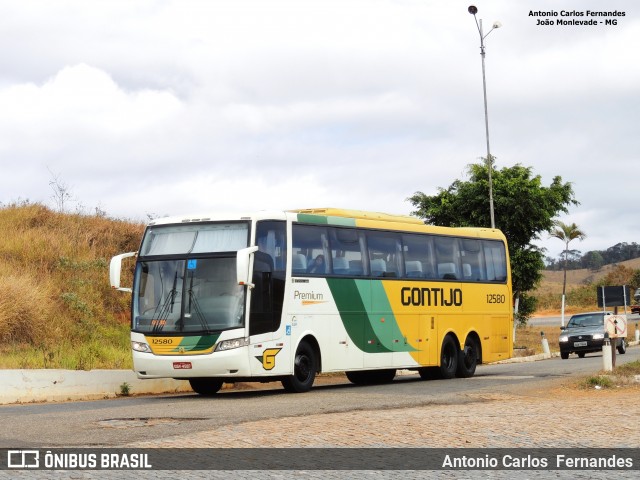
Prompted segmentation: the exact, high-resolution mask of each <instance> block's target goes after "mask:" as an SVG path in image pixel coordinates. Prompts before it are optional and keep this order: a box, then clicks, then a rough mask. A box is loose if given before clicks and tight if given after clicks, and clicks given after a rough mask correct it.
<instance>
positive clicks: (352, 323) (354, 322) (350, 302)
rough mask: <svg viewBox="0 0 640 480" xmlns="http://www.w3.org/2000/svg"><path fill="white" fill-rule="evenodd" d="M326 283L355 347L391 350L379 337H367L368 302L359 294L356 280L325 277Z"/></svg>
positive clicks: (368, 327)
mask: <svg viewBox="0 0 640 480" xmlns="http://www.w3.org/2000/svg"><path fill="white" fill-rule="evenodd" d="M327 283H328V284H329V289H330V290H331V294H332V295H333V299H334V301H335V302H336V306H337V307H338V312H340V318H341V319H342V323H343V324H344V328H345V330H346V331H347V334H348V335H349V338H350V339H351V341H352V342H353V343H354V344H355V345H356V347H358V348H359V349H360V350H362V351H363V352H367V353H378V352H381V351H386V352H390V351H391V350H389V349H387V348H386V347H385V346H384V345H382V342H381V341H380V339H378V338H375V337H374V338H369V337H371V336H372V335H366V332H367V331H371V323H370V319H369V315H368V313H367V311H368V308H367V306H366V303H368V302H367V301H365V300H364V299H363V297H362V296H361V294H360V291H359V289H358V285H356V280H353V279H351V278H344V279H342V278H327ZM365 298H366V297H365ZM373 335H375V333H373ZM370 342H371V343H370Z"/></svg>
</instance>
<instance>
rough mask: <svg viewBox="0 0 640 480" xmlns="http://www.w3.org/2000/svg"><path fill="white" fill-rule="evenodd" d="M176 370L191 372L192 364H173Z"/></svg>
mask: <svg viewBox="0 0 640 480" xmlns="http://www.w3.org/2000/svg"><path fill="white" fill-rule="evenodd" d="M173 369H174V370H190V369H191V362H173Z"/></svg>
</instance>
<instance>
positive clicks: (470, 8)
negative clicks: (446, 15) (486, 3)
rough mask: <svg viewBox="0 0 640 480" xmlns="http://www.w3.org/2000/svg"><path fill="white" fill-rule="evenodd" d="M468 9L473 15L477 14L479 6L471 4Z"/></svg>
mask: <svg viewBox="0 0 640 480" xmlns="http://www.w3.org/2000/svg"><path fill="white" fill-rule="evenodd" d="M467 10H468V12H469V13H470V14H471V15H475V14H476V13H478V8H477V7H476V6H475V5H469V8H467Z"/></svg>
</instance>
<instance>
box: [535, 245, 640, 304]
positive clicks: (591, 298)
mask: <svg viewBox="0 0 640 480" xmlns="http://www.w3.org/2000/svg"><path fill="white" fill-rule="evenodd" d="M639 270H640V258H635V259H633V260H626V261H624V262H620V263H617V264H613V265H605V266H604V267H602V268H601V269H599V270H597V271H592V270H588V269H580V270H568V271H567V289H566V291H567V311H568V312H576V311H584V310H591V309H596V308H597V297H596V286H598V285H603V284H606V285H630V286H632V287H635V288H637V287H640V285H638V283H639V282H638V277H640V275H638V273H637V272H638V271H639ZM562 279H563V272H562V271H559V272H557V271H549V270H545V271H544V272H543V278H542V282H541V284H540V286H539V287H538V289H537V291H536V296H537V298H538V310H539V313H544V312H545V311H558V310H559V309H560V305H561V298H562ZM632 293H633V292H632ZM630 303H633V302H632V301H630Z"/></svg>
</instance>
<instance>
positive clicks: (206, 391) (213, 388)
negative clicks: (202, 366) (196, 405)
mask: <svg viewBox="0 0 640 480" xmlns="http://www.w3.org/2000/svg"><path fill="white" fill-rule="evenodd" d="M222 383H223V382H222V380H212V379H211V378H190V379H189V385H191V389H192V390H193V391H194V392H196V393H199V394H200V395H204V396H207V397H208V396H211V395H215V394H216V393H218V391H219V390H220V389H221V388H222Z"/></svg>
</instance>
